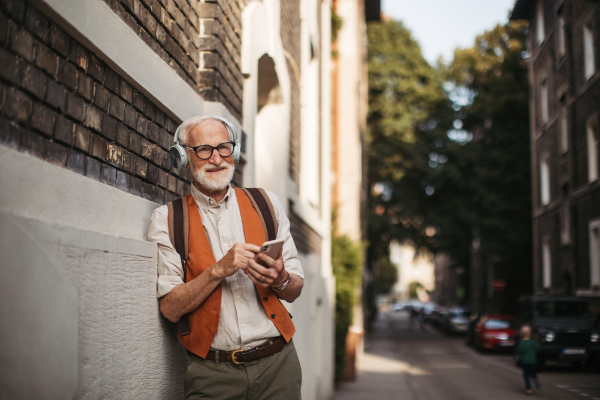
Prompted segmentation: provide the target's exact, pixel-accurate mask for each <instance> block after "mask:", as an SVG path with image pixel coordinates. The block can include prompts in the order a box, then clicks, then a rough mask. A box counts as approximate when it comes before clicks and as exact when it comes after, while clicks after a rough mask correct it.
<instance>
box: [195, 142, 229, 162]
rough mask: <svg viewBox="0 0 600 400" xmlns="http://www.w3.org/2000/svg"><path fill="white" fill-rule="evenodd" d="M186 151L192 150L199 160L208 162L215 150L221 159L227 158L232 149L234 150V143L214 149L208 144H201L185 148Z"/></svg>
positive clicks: (223, 144) (227, 143) (225, 143)
mask: <svg viewBox="0 0 600 400" xmlns="http://www.w3.org/2000/svg"><path fill="white" fill-rule="evenodd" d="M185 147H187V148H188V149H192V150H194V153H196V156H198V158H199V159H201V160H208V159H209V158H211V157H212V155H213V151H214V150H215V149H217V151H218V152H219V154H220V155H221V157H229V156H230V155H231V153H233V149H234V148H235V142H224V143H221V144H219V145H218V146H216V147H214V146H211V145H210V144H201V145H200V146H196V147H190V146H185Z"/></svg>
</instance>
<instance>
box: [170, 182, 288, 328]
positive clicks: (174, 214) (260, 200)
mask: <svg viewBox="0 0 600 400" xmlns="http://www.w3.org/2000/svg"><path fill="white" fill-rule="evenodd" d="M241 190H242V191H244V193H245V194H246V195H247V196H248V198H249V199H250V202H251V203H252V205H253V206H254V209H255V210H256V212H257V213H258V216H259V217H260V220H261V222H262V225H263V229H264V230H265V234H266V236H267V240H275V239H276V238H277V229H278V225H279V224H278V222H277V217H276V216H275V210H274V208H273V204H272V203H271V199H269V196H268V195H267V193H266V192H265V191H264V189H259V188H241ZM186 197H187V196H183V197H180V198H178V199H175V200H173V201H170V202H169V203H168V204H167V207H168V209H169V238H170V239H171V243H172V244H173V246H174V247H175V251H177V253H178V254H179V257H181V266H182V268H183V281H184V282H186V262H187V260H188V250H189V249H188V240H189V219H188V207H187V201H186ZM179 334H180V335H182V336H185V335H189V334H190V325H189V321H188V315H187V314H186V315H184V316H182V317H181V318H180V319H179Z"/></svg>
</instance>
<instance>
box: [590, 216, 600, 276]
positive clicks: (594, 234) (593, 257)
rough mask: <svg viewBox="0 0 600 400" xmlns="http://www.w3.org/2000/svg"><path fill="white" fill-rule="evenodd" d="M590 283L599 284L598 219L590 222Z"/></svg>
mask: <svg viewBox="0 0 600 400" xmlns="http://www.w3.org/2000/svg"><path fill="white" fill-rule="evenodd" d="M590 283H591V286H600V219H597V220H595V221H592V222H591V223H590Z"/></svg>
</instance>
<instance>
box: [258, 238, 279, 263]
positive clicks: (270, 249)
mask: <svg viewBox="0 0 600 400" xmlns="http://www.w3.org/2000/svg"><path fill="white" fill-rule="evenodd" d="M281 247H283V239H279V240H271V241H269V242H264V243H263V244H262V246H260V251H259V252H258V254H256V258H255V261H256V262H257V263H259V264H260V265H262V266H263V267H265V268H269V266H268V265H267V264H266V263H264V262H263V261H261V260H260V259H259V258H258V256H259V254H261V253H264V254H266V255H268V256H269V257H271V258H272V259H276V258H277V256H278V255H279V251H280V250H281Z"/></svg>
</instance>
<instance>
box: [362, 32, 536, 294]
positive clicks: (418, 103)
mask: <svg viewBox="0 0 600 400" xmlns="http://www.w3.org/2000/svg"><path fill="white" fill-rule="evenodd" d="M526 29H527V27H526V25H524V24H522V23H511V24H509V25H505V26H500V25H499V26H497V27H495V28H494V29H492V30H490V31H486V32H484V33H483V34H482V35H480V36H478V37H477V39H476V41H475V46H474V47H472V48H470V49H457V50H456V52H455V58H454V60H453V61H452V63H450V65H448V66H444V65H441V64H440V65H438V66H437V68H433V67H431V66H429V65H428V64H427V62H426V61H425V60H424V59H423V57H422V55H421V52H420V49H419V45H418V43H416V42H415V41H414V40H413V39H412V38H411V36H410V32H409V31H408V30H407V29H406V28H404V26H403V25H402V24H401V23H400V22H394V21H386V22H382V23H375V24H370V25H369V26H368V29H367V34H368V50H369V52H368V66H369V115H368V156H369V183H370V184H371V193H370V196H369V210H370V215H369V243H370V246H369V249H368V261H369V262H368V265H369V266H371V267H373V266H376V265H378V264H380V263H381V262H380V260H381V259H386V258H388V257H389V255H388V248H389V242H390V241H391V240H394V239H395V240H398V241H410V242H412V243H413V244H414V245H415V246H416V247H418V248H425V249H428V250H429V251H433V252H436V251H445V252H447V253H449V254H450V255H451V257H452V259H453V260H454V261H455V262H456V263H459V264H462V265H467V266H468V265H469V264H470V262H471V244H472V242H473V238H474V234H477V235H478V237H479V238H480V239H481V246H482V247H481V248H482V250H483V251H485V252H486V253H488V254H490V255H491V256H492V257H493V258H494V259H495V260H496V263H497V265H499V266H505V267H506V268H513V269H514V268H516V267H519V268H521V267H522V268H529V263H530V261H531V257H530V254H531V250H530V249H531V242H530V237H531V232H530V226H531V224H530V218H531V217H530V212H531V205H530V204H531V200H530V167H529V162H530V161H529V160H530V158H529V133H528V132H529V123H528V120H529V114H528V85H527V67H526V60H525V58H526V57H527V52H526V45H525V43H526ZM515 266H516V267H515ZM375 270H376V269H375ZM375 282H378V280H377V279H375ZM464 283H466V282H463V284H464Z"/></svg>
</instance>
